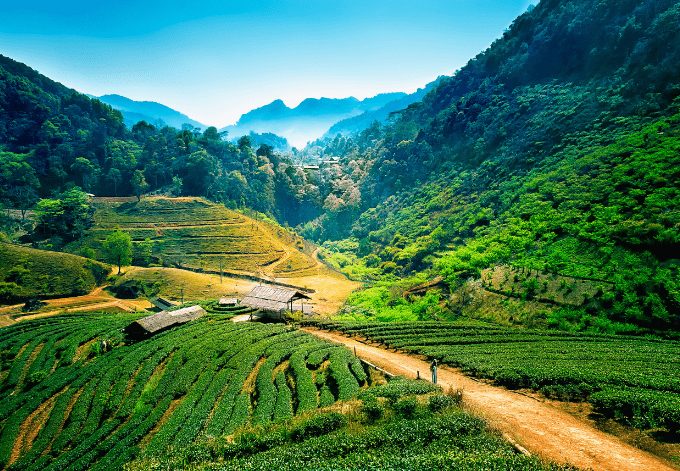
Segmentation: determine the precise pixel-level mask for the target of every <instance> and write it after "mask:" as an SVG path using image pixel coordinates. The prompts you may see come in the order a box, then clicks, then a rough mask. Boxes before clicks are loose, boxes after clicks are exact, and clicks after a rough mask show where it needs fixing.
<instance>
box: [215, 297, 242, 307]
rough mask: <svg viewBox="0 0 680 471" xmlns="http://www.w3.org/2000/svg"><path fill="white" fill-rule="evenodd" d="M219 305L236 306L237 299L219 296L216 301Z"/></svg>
mask: <svg viewBox="0 0 680 471" xmlns="http://www.w3.org/2000/svg"><path fill="white" fill-rule="evenodd" d="M217 304H219V305H220V306H236V305H238V299H236V298H220V300H219V301H218V302H217Z"/></svg>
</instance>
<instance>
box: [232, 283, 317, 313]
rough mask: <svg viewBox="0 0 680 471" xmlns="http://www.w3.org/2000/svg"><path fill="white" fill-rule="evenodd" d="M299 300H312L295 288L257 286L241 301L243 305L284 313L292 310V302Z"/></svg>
mask: <svg viewBox="0 0 680 471" xmlns="http://www.w3.org/2000/svg"><path fill="white" fill-rule="evenodd" d="M298 299H311V298H310V297H309V296H307V295H306V294H304V293H302V292H301V291H298V290H296V289H293V288H283V287H279V286H271V285H261V286H256V287H255V288H253V289H252V291H251V292H250V293H248V294H247V295H246V297H245V298H243V300H242V301H241V304H243V305H245V306H249V307H252V308H255V309H264V310H266V311H275V312H279V311H283V310H285V309H291V308H292V302H293V301H296V300H298Z"/></svg>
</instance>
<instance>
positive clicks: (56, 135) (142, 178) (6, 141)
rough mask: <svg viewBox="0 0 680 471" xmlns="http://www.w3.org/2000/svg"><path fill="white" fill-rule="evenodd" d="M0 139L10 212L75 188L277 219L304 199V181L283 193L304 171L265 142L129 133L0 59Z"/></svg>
mask: <svg viewBox="0 0 680 471" xmlns="http://www.w3.org/2000/svg"><path fill="white" fill-rule="evenodd" d="M253 137H254V138H255V139H256V140H257V141H262V142H267V139H266V138H267V136H263V137H262V139H260V136H258V135H256V136H253ZM0 143H1V144H0V152H1V153H0V202H2V203H4V204H5V205H6V206H8V207H12V208H21V209H24V208H30V207H31V206H32V205H33V204H34V203H35V202H36V201H37V200H38V198H39V197H45V196H53V195H55V194H59V193H61V192H63V191H65V190H67V189H69V188H70V187H73V186H78V187H80V188H81V189H83V190H84V191H85V192H89V193H94V194H96V195H97V196H126V195H131V194H135V193H137V192H139V191H140V190H141V191H142V192H145V193H146V192H157V191H158V192H165V193H168V194H173V195H192V196H207V197H209V198H211V199H213V200H215V201H219V202H225V203H228V204H229V205H230V206H232V207H233V206H239V207H249V208H252V209H255V210H258V211H262V212H266V213H270V214H275V215H279V216H281V215H282V210H281V209H280V208H288V211H287V212H288V213H290V212H291V211H292V210H296V212H300V211H299V208H300V206H301V205H302V204H303V203H304V202H305V199H306V198H307V196H306V195H305V194H304V192H305V191H307V188H305V186H304V185H299V189H298V190H297V191H298V193H293V192H291V190H290V189H291V188H294V187H297V186H298V185H297V184H298V183H300V182H302V181H303V180H302V178H303V177H302V175H301V174H302V170H301V169H298V168H297V167H295V166H293V164H292V163H291V162H290V160H288V159H286V158H284V157H282V156H280V155H277V154H275V153H274V152H273V148H272V146H270V145H267V144H261V145H259V146H258V147H257V148H255V146H254V144H253V140H252V139H251V138H250V137H245V138H242V139H240V140H239V141H238V142H237V143H231V142H229V141H228V139H226V135H225V134H224V133H218V132H217V130H216V129H215V128H214V127H210V128H207V129H206V130H205V131H203V132H201V131H200V130H199V129H182V130H178V129H175V128H171V127H163V128H160V129H159V128H156V127H154V126H153V125H151V124H149V123H146V122H145V121H140V122H139V123H137V124H136V125H134V126H133V127H132V129H131V130H128V129H127V128H126V127H125V125H124V123H123V117H122V115H121V114H120V112H118V111H116V110H113V109H112V108H111V107H110V106H108V105H106V104H104V103H102V102H101V101H99V100H97V99H90V98H88V97H87V96H85V95H83V94H81V93H78V92H76V91H74V90H71V89H68V88H66V87H64V86H63V85H61V84H59V83H56V82H54V81H52V80H50V79H48V78H46V77H44V76H42V75H40V74H39V73H38V72H36V71H34V70H32V69H31V68H29V67H27V66H26V65H23V64H21V63H18V62H15V61H13V60H11V59H9V58H6V57H3V56H0ZM300 192H301V193H300ZM312 214H314V213H312ZM312 214H310V215H312Z"/></svg>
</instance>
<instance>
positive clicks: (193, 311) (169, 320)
mask: <svg viewBox="0 0 680 471" xmlns="http://www.w3.org/2000/svg"><path fill="white" fill-rule="evenodd" d="M205 314H206V312H205V309H203V308H202V307H201V306H190V307H185V308H182V309H178V310H176V311H161V312H157V313H156V314H152V315H150V316H147V317H144V318H142V319H139V320H137V321H135V322H136V323H137V324H139V325H140V326H141V327H142V328H143V329H144V330H146V331H147V332H149V333H154V332H158V331H159V330H162V329H165V328H167V327H170V326H172V325H175V324H184V323H185V322H189V321H192V320H194V319H198V318H199V317H201V316H204V315H205Z"/></svg>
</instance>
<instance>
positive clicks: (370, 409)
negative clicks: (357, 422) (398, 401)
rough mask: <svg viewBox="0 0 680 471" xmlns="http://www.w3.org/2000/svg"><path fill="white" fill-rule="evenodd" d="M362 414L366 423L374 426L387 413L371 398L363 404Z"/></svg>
mask: <svg viewBox="0 0 680 471" xmlns="http://www.w3.org/2000/svg"><path fill="white" fill-rule="evenodd" d="M360 412H361V415H362V416H363V418H364V420H365V421H366V423H369V424H372V423H375V422H377V421H378V420H380V419H381V418H382V416H383V415H384V412H385V411H384V410H383V408H382V406H381V405H380V404H379V403H378V401H377V400H376V399H375V398H370V399H367V400H365V401H364V402H363V404H362V405H361V409H360Z"/></svg>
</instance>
